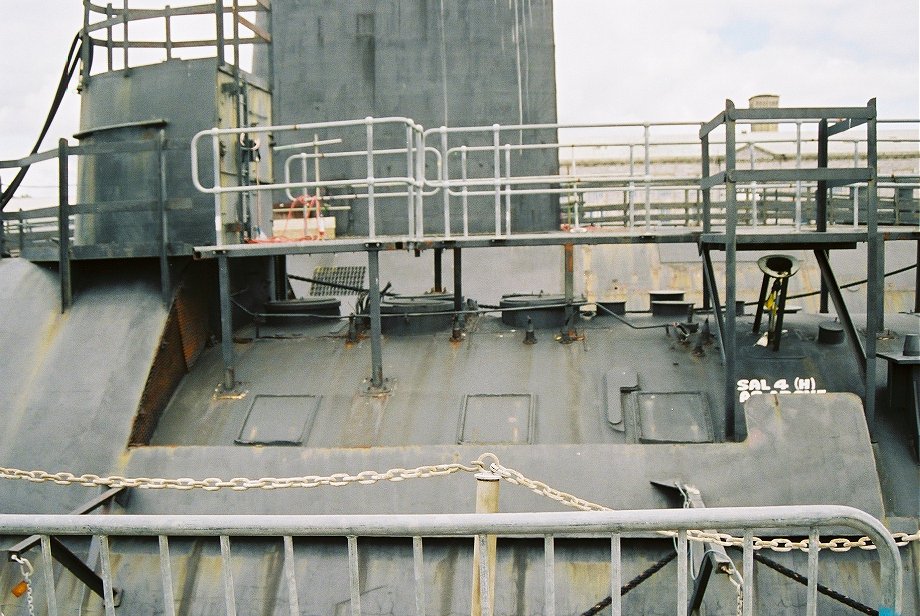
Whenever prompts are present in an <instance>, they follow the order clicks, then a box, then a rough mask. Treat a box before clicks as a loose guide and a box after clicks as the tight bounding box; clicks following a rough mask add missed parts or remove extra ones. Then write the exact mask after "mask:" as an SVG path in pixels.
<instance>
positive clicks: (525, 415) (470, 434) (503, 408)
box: [457, 394, 534, 445]
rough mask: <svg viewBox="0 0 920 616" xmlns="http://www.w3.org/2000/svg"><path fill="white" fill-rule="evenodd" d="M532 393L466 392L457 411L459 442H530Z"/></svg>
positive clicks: (531, 438) (531, 435)
mask: <svg viewBox="0 0 920 616" xmlns="http://www.w3.org/2000/svg"><path fill="white" fill-rule="evenodd" d="M533 402H534V400H533V395H532V394H468V395H467V396H465V397H464V398H463V409H462V410H461V412H460V434H459V436H458V438H457V440H458V442H459V443H461V444H477V445H486V444H506V445H508V444H511V445H514V444H521V443H532V442H533V411H534V408H533V407H534V404H533Z"/></svg>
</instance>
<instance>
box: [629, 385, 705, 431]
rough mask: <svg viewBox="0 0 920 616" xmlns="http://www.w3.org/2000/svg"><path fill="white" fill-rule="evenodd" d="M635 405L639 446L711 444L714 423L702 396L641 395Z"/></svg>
mask: <svg viewBox="0 0 920 616" xmlns="http://www.w3.org/2000/svg"><path fill="white" fill-rule="evenodd" d="M636 402H637V406H638V412H637V414H636V416H637V419H638V422H639V440H640V442H643V443H711V442H712V440H713V437H712V420H711V419H710V417H709V407H708V405H707V404H706V397H705V395H704V394H703V392H700V391H681V392H640V393H639V394H637V398H636Z"/></svg>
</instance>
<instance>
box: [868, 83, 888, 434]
mask: <svg viewBox="0 0 920 616" xmlns="http://www.w3.org/2000/svg"><path fill="white" fill-rule="evenodd" d="M866 106H867V107H868V108H869V109H870V110H871V117H870V118H869V121H868V122H867V123H866V164H867V165H868V167H869V169H870V170H871V173H872V176H871V178H870V179H869V181H868V182H867V183H866V236H867V237H866V244H867V250H866V252H867V255H866V256H867V263H866V278H867V281H868V282H867V285H866V421H867V423H868V424H869V432H870V433H872V434H873V435H874V433H875V383H876V370H877V366H876V357H875V353H876V347H877V345H878V332H880V331H882V330H884V328H885V285H884V278H883V275H884V272H885V244H884V242H882V241H881V238H880V237H879V233H878V144H877V141H876V139H877V137H878V134H877V129H878V125H877V120H876V108H875V99H874V98H873V99H871V100H870V101H869V102H868V103H867V105H866Z"/></svg>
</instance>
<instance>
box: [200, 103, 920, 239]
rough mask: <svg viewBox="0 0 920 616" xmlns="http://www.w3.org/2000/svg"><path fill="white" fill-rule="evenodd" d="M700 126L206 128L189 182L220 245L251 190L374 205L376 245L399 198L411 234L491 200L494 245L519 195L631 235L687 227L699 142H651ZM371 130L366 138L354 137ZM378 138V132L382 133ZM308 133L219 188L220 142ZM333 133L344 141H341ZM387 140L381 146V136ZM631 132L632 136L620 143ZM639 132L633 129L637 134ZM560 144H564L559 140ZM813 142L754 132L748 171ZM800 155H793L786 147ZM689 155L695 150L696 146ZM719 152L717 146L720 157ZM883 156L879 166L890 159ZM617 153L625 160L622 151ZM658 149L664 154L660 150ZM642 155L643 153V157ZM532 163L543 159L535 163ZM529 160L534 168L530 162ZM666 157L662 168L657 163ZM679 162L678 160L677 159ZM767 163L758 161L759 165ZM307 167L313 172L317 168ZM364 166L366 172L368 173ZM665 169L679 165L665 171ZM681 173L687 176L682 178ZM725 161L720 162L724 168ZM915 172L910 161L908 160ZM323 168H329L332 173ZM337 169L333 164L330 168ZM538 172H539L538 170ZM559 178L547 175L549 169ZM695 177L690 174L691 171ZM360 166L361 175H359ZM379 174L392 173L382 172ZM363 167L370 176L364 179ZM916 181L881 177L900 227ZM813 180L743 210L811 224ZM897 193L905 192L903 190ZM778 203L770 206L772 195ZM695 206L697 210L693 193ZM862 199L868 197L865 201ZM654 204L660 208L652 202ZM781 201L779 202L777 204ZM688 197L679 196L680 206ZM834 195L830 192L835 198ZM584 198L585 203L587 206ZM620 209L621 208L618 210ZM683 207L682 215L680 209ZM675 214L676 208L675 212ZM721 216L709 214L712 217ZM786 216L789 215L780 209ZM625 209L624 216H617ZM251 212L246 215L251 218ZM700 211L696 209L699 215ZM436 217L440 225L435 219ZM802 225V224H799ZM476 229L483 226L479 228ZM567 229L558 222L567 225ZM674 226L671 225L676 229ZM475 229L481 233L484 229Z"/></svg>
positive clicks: (790, 164) (781, 161) (465, 229)
mask: <svg viewBox="0 0 920 616" xmlns="http://www.w3.org/2000/svg"><path fill="white" fill-rule="evenodd" d="M879 122H880V123H887V124H894V123H897V124H899V125H904V126H909V127H911V128H914V127H917V126H918V125H920V120H888V121H886V120H879ZM700 125H701V124H700V123H691V122H658V123H620V124H529V125H507V126H503V125H498V124H495V125H492V126H475V127H438V128H429V129H425V128H424V127H422V126H421V125H419V124H417V123H416V122H415V121H414V120H412V119H410V118H405V117H392V118H370V117H368V118H364V119H359V120H350V121H341V122H317V123H311V124H295V125H286V126H269V127H256V128H238V129H212V130H209V131H202V132H200V133H198V134H197V135H195V137H194V138H193V140H192V177H193V182H194V184H195V186H196V188H198V190H200V191H203V192H207V193H211V194H213V195H214V196H215V224H216V226H217V230H218V237H221V235H220V232H221V227H222V224H221V213H220V196H221V195H222V194H226V193H254V192H259V191H275V190H284V191H285V192H284V194H285V195H286V196H287V198H288V199H289V200H292V199H294V198H295V192H294V191H299V192H301V193H302V194H301V195H299V196H309V195H310V192H311V191H313V195H314V196H317V197H319V198H320V199H321V201H322V203H323V205H324V207H326V208H329V209H333V210H334V209H348V208H352V207H355V205H356V204H357V203H359V202H364V203H366V205H367V219H368V223H369V225H368V235H369V237H371V238H374V237H376V235H377V232H378V229H377V227H378V222H379V220H380V216H379V212H378V207H377V206H378V203H379V202H380V201H382V200H385V199H386V200H392V199H400V200H405V202H406V218H407V225H406V236H407V237H409V238H411V239H420V238H424V237H432V236H436V237H444V238H450V237H451V233H452V230H451V224H450V223H451V220H452V219H454V220H456V219H457V218H459V219H460V220H461V221H462V234H463V236H468V235H470V233H471V230H470V222H471V220H470V217H471V205H470V203H471V200H473V199H479V200H480V207H479V209H478V210H477V211H478V212H480V214H481V213H482V212H483V211H488V209H489V208H488V206H485V207H486V209H485V210H484V209H483V206H482V205H481V204H482V203H483V201H482V200H486V202H489V201H491V210H492V212H493V213H492V214H490V215H489V217H490V218H491V219H493V220H491V221H490V222H489V224H490V225H491V228H492V230H493V231H494V234H495V235H496V236H498V237H501V236H507V235H510V234H511V233H512V229H511V221H512V208H513V202H512V199H513V198H518V197H521V196H530V195H555V196H557V197H561V198H562V199H563V201H564V202H565V201H566V200H567V203H566V205H567V207H568V211H569V213H570V220H569V223H570V224H571V226H573V227H575V228H579V227H581V226H582V225H583V224H588V225H590V224H593V223H595V222H596V221H607V222H609V221H610V220H611V217H612V216H614V214H611V212H614V213H615V215H616V216H617V217H618V220H621V221H622V222H621V225H622V226H623V227H625V228H627V229H633V228H637V227H644V228H646V229H648V228H650V227H651V226H653V225H654V226H661V225H664V224H668V223H669V217H674V216H675V215H676V216H677V218H676V219H675V220H676V222H677V223H678V224H687V223H688V222H689V219H690V218H691V209H693V208H692V206H693V203H699V202H700V192H701V189H700V177H699V170H698V166H699V151H698V147H699V142H694V141H689V140H683V139H653V138H652V134H653V132H654V131H661V130H662V129H674V128H675V127H676V128H684V129H687V128H698V127H699V126H700ZM362 127H363V128H364V130H363V131H356V130H354V129H360V128H362ZM397 127H402V128H403V129H404V136H403V135H399V136H398V137H394V134H395V133H394V128H397ZM349 130H351V132H350V133H349V132H347V131H349ZM375 130H376V132H375ZM298 131H304V132H307V134H310V133H312V135H311V136H312V140H307V141H303V142H300V143H292V144H288V145H280V146H275V147H274V153H275V155H276V156H284V157H285V158H284V162H283V165H282V167H281V168H282V169H283V170H284V180H283V181H282V182H277V183H272V184H262V185H259V186H221V185H220V162H219V151H220V149H221V147H222V146H221V145H220V139H221V137H222V136H233V137H235V136H237V135H241V134H249V135H252V134H258V133H262V134H266V133H271V134H272V135H273V136H276V137H277V136H278V135H280V134H282V133H286V132H298ZM335 131H338V132H335ZM380 131H384V132H387V131H389V132H388V134H387V135H385V138H383V139H380V138H378V137H377V136H376V135H377V134H379V132H380ZM623 131H626V132H629V131H632V132H633V133H634V134H632V135H631V136H630V135H626V136H625V137H624V136H623V135H622V134H620V133H622V132H623ZM637 131H638V132H637ZM560 136H566V137H567V139H566V140H562V139H561V138H560ZM204 137H209V138H210V140H211V150H212V157H213V161H212V164H213V166H214V180H213V182H212V185H211V186H210V187H204V186H202V184H201V181H200V178H199V168H198V167H199V160H198V154H199V141H200V140H201V139H202V138H204ZM815 141H816V140H815V139H812V138H811V137H806V136H803V134H802V121H798V122H797V123H796V132H795V136H794V137H793V136H789V137H785V136H783V135H781V134H776V133H773V134H770V133H749V134H747V135H743V136H741V138H739V140H738V144H737V145H738V147H739V152H741V153H742V154H743V153H744V152H747V154H748V155H749V156H750V159H751V160H750V164H751V166H752V167H753V165H754V163H755V159H756V158H757V148H759V147H761V146H774V147H775V146H778V145H782V146H784V147H786V148H787V149H789V150H790V152H789V153H782V152H781V153H780V154H778V155H777V156H776V159H775V160H774V161H772V162H771V164H774V165H775V166H774V167H770V168H776V169H782V168H796V169H800V168H802V166H803V161H805V160H807V159H808V158H809V157H810V156H811V154H810V153H806V152H803V145H805V146H809V147H810V144H812V143H814V142H815ZM878 142H879V143H881V144H886V143H887V144H889V146H890V148H893V149H892V151H891V152H890V155H891V156H901V157H904V156H907V157H908V158H909V154H908V153H907V150H904V151H901V150H898V148H902V147H904V145H906V146H907V147H911V146H916V145H917V144H918V143H920V138H918V137H915V136H910V135H908V136H906V137H893V138H885V137H882V138H880V139H879V140H878ZM864 144H865V138H864V137H863V138H860V137H856V138H853V137H849V138H847V139H845V140H844V139H839V138H837V139H832V140H831V145H832V150H831V153H830V158H831V160H832V161H835V165H837V166H847V165H851V166H858V165H859V163H860V157H861V156H864V152H865V145H864ZM793 145H794V146H795V147H794V153H793V150H792V148H791V146H793ZM691 146H694V150H692V151H691V150H690V149H689V148H690V147H691ZM710 146H712V147H713V149H714V153H713V155H712V156H711V161H712V163H713V164H714V166H719V160H720V156H721V157H722V158H723V159H724V154H725V152H724V140H722V141H719V140H718V139H715V140H713V141H712V142H711V143H710ZM674 148H677V149H680V148H688V149H687V150H686V151H681V152H682V153H680V154H679V156H678V159H681V160H682V158H681V157H683V158H686V160H685V161H683V162H677V163H674V162H673V161H672V163H667V160H666V159H667V158H668V156H672V155H670V154H667V153H665V155H662V154H661V152H662V150H663V149H672V150H673V149H674ZM719 148H722V150H721V155H720V153H719V152H720V150H719ZM886 151H887V150H884V149H883V151H882V153H881V155H880V156H881V158H882V159H884V158H885V155H886ZM618 152H619V154H618ZM656 152H657V153H656ZM637 153H638V155H637ZM533 157H543V158H542V160H540V161H539V162H538V163H537V164H534V163H533ZM528 158H530V160H528ZM663 158H664V159H665V162H664V163H662V160H663ZM672 158H673V156H672ZM757 162H758V163H760V162H761V161H757ZM311 163H312V164H311ZM361 163H364V164H361ZM668 164H670V165H671V166H672V168H670V169H669V168H667V167H666V165H668ZM681 164H684V165H686V167H687V169H686V170H684V172H683V173H680V171H681V169H679V168H678V169H677V172H676V173H675V169H674V168H675V167H680V165H681ZM723 164H724V161H723ZM911 164H913V163H911ZM323 165H325V166H326V168H325V170H324V169H323ZM335 165H338V166H337V167H334V169H333V171H332V172H330V170H329V166H335ZM535 168H539V170H540V171H541V173H532V171H533V169H535ZM547 168H549V169H552V170H553V171H555V172H550V173H548V174H547V173H546V172H545V169H547ZM690 168H692V170H690ZM358 169H360V171H358ZM381 169H388V172H387V173H386V174H380V175H378V173H380V170H381ZM365 170H366V173H362V172H363V171H365ZM914 173H916V174H917V175H899V176H891V177H880V178H879V179H880V181H879V182H878V183H877V186H878V188H879V196H880V198H881V200H882V201H886V202H891V203H893V204H894V206H893V207H894V212H893V220H894V222H895V223H896V224H897V223H898V222H900V215H901V214H902V212H900V208H901V205H900V204H899V199H902V198H904V192H903V191H904V190H908V191H910V194H909V195H908V197H909V202H910V204H911V205H910V209H909V211H908V212H907V213H908V215H909V216H912V217H917V216H918V215H920V212H918V211H917V210H918V207H917V203H918V201H920V200H918V199H917V195H918V193H920V170H915V171H914ZM813 186H814V183H809V182H806V181H796V182H788V181H775V182H774V181H769V182H760V183H756V182H754V183H749V184H744V185H741V184H739V185H738V189H739V195H740V199H739V201H740V205H742V206H743V207H745V208H746V209H747V210H748V214H749V217H748V218H749V221H750V224H752V225H757V224H764V223H766V220H767V216H766V213H765V211H766V210H765V207H766V205H767V204H768V203H772V209H773V210H774V216H773V218H774V224H788V225H791V226H794V227H795V228H796V229H800V228H801V226H802V224H803V222H807V221H808V220H809V217H808V216H807V212H805V211H804V204H805V202H806V201H809V199H808V198H807V197H806V195H807V194H808V191H809V190H810V189H811V188H812V187H813ZM864 186H865V184H863V185H861V186H860V185H854V186H852V187H850V188H847V189H846V190H847V193H846V194H845V195H842V196H841V195H839V193H838V195H837V201H838V202H839V203H844V202H846V203H848V204H850V205H847V207H848V208H849V209H851V212H852V213H851V214H850V215H849V216H848V217H847V220H846V223H847V224H849V223H852V225H853V226H854V227H855V226H858V225H859V224H860V218H861V216H860V191H861V188H862V187H864ZM899 191H901V192H899ZM771 192H772V193H774V195H776V197H775V198H774V199H773V200H772V202H771V201H770V199H769V196H770V193H771ZM691 193H692V195H693V197H694V198H695V201H690V200H689V197H690V195H691ZM863 194H864V193H863ZM653 195H654V196H655V197H656V199H654V200H653ZM780 195H781V196H782V198H779V196H780ZM681 196H683V199H681ZM832 197H834V195H833V194H832ZM432 199H434V200H440V202H441V205H442V207H443V221H444V222H443V226H440V227H439V224H440V223H437V224H426V223H425V221H424V218H423V215H424V208H423V205H424V200H429V201H430V200H432ZM586 199H587V201H586ZM618 201H621V203H620V202H618ZM681 208H683V209H681ZM678 210H680V211H678ZM715 210H718V208H717V207H714V211H715ZM780 210H782V211H780ZM620 212H622V213H620ZM245 215H246V212H245V209H244V216H245ZM698 217H699V212H695V218H698ZM439 218H440V217H439ZM803 219H804V220H803ZM477 222H478V223H479V225H478V227H479V228H480V229H481V228H482V227H483V226H484V225H485V224H486V221H477ZM560 222H561V221H560ZM671 222H673V221H671ZM480 232H482V231H481V230H480Z"/></svg>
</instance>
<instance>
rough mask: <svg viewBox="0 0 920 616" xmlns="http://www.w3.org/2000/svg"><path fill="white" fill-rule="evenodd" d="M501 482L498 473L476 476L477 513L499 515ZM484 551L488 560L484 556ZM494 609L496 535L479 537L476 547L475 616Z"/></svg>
mask: <svg viewBox="0 0 920 616" xmlns="http://www.w3.org/2000/svg"><path fill="white" fill-rule="evenodd" d="M500 479H501V477H499V476H498V475H496V474H495V473H491V472H488V471H483V472H481V473H477V474H476V513H498V488H499V485H500ZM483 551H485V557H483V555H482V553H483ZM494 609H495V535H477V536H476V540H475V543H474V544H473V602H472V610H471V614H472V616H492V612H493V610H494Z"/></svg>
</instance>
